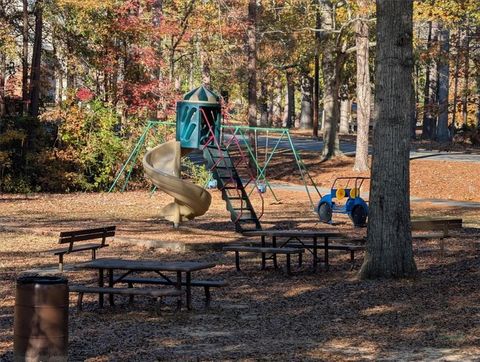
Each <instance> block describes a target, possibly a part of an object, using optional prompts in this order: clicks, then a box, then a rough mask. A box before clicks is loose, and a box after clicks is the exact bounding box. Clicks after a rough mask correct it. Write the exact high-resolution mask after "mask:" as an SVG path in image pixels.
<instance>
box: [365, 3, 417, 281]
mask: <svg viewBox="0 0 480 362" xmlns="http://www.w3.org/2000/svg"><path fill="white" fill-rule="evenodd" d="M376 4H377V29H376V34H377V53H376V62H375V64H376V70H375V79H376V92H375V126H374V135H373V155H372V179H371V185H370V214H369V222H368V230H367V250H366V255H365V259H364V263H363V265H362V268H361V270H360V277H362V278H378V277H380V278H400V277H410V276H413V275H414V274H415V273H416V266H415V262H414V259H413V249H412V235H411V224H410V187H409V181H410V180H409V178H410V177H409V152H410V120H411V117H412V114H413V112H414V104H413V102H412V101H413V97H412V91H413V79H412V75H413V62H414V59H413V44H412V43H413V19H412V18H413V1H412V0H403V1H391V0H377V1H376Z"/></svg>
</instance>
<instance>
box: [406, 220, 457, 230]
mask: <svg viewBox="0 0 480 362" xmlns="http://www.w3.org/2000/svg"><path fill="white" fill-rule="evenodd" d="M445 228H446V229H461V228H462V219H445V220H412V230H443V229H445Z"/></svg>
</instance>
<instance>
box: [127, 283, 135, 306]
mask: <svg viewBox="0 0 480 362" xmlns="http://www.w3.org/2000/svg"><path fill="white" fill-rule="evenodd" d="M128 287H129V288H133V283H128ZM133 300H134V295H133V294H131V295H130V296H129V297H128V304H133Z"/></svg>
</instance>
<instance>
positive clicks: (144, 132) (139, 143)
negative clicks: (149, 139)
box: [108, 121, 150, 192]
mask: <svg viewBox="0 0 480 362" xmlns="http://www.w3.org/2000/svg"><path fill="white" fill-rule="evenodd" d="M149 129H150V121H149V122H148V123H147V125H146V126H145V129H144V130H143V133H142V134H141V136H140V137H139V139H138V141H137V143H136V144H135V147H134V148H133V150H132V152H131V153H130V155H129V156H128V159H127V161H125V163H124V164H123V166H122V168H121V169H120V171H119V172H118V174H117V176H116V177H115V180H114V181H113V183H112V186H110V188H109V189H108V192H112V191H113V189H114V188H115V186H116V185H117V183H118V180H120V177H121V176H122V174H123V172H125V169H126V168H127V166H128V164H129V163H130V161H131V160H132V158H133V157H134V155H135V154H136V153H137V150H138V149H139V148H140V147H141V146H142V143H143V139H144V138H145V135H146V134H147V132H148V130H149Z"/></svg>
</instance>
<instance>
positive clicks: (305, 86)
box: [300, 74, 313, 129]
mask: <svg viewBox="0 0 480 362" xmlns="http://www.w3.org/2000/svg"><path fill="white" fill-rule="evenodd" d="M300 90H301V92H302V104H301V111H300V129H312V127H313V118H312V113H313V104H312V100H313V95H312V93H313V78H312V77H310V76H309V75H308V74H304V75H303V77H302V83H301V86H300Z"/></svg>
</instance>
